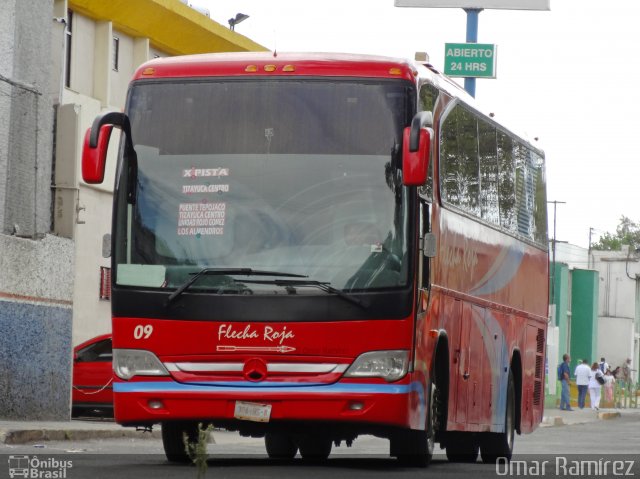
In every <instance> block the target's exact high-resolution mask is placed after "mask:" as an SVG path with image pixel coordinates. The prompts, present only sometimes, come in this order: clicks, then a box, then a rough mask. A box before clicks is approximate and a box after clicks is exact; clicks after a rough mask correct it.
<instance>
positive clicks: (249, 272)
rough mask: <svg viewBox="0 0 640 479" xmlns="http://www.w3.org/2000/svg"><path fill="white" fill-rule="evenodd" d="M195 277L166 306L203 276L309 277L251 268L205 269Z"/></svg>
mask: <svg viewBox="0 0 640 479" xmlns="http://www.w3.org/2000/svg"><path fill="white" fill-rule="evenodd" d="M190 274H192V275H193V276H192V277H191V278H189V279H188V280H187V281H185V282H184V283H183V284H182V285H180V286H179V287H178V289H176V290H175V291H174V292H173V293H171V294H170V295H169V297H168V298H167V303H166V305H167V306H168V305H169V304H171V303H172V302H173V301H175V299H176V298H178V297H179V296H180V295H181V294H182V293H184V292H185V291H186V290H187V289H189V287H190V286H191V285H192V284H193V283H195V282H196V281H197V280H198V279H199V278H201V277H202V276H226V275H238V276H286V277H290V278H306V277H307V276H305V275H302V274H293V273H281V272H280V271H263V270H259V269H251V268H203V269H201V270H200V271H198V272H197V273H190Z"/></svg>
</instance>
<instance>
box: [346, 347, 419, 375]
mask: <svg viewBox="0 0 640 479" xmlns="http://www.w3.org/2000/svg"><path fill="white" fill-rule="evenodd" d="M408 369H409V351H407V350H394V351H370V352H368V353H364V354H361V355H360V356H358V357H357V358H356V360H355V361H354V362H353V364H352V365H351V366H350V367H349V369H347V371H346V373H345V374H344V375H345V377H351V378H383V379H384V380H385V381H388V382H391V381H397V380H398V379H401V378H403V377H404V376H405V375H406V374H407V371H408Z"/></svg>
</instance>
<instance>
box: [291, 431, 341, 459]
mask: <svg viewBox="0 0 640 479" xmlns="http://www.w3.org/2000/svg"><path fill="white" fill-rule="evenodd" d="M296 442H297V445H298V448H299V449H300V455H301V456H302V459H303V460H305V461H308V462H322V461H325V460H327V458H328V457H329V454H331V447H332V446H333V443H332V441H331V439H329V438H326V437H322V436H312V435H304V436H299V437H298V439H297V441H296Z"/></svg>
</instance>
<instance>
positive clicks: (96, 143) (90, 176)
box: [82, 111, 137, 185]
mask: <svg viewBox="0 0 640 479" xmlns="http://www.w3.org/2000/svg"><path fill="white" fill-rule="evenodd" d="M114 126H116V127H118V128H121V129H122V132H123V133H124V134H125V135H126V142H125V147H126V152H127V153H129V152H131V151H133V143H132V142H131V125H130V123H129V117H127V115H126V114H124V113H121V112H118V111H109V112H106V113H102V114H101V115H98V116H97V117H96V119H95V120H93V124H92V125H91V128H89V129H88V130H87V133H86V134H85V136H84V145H83V148H82V179H83V180H84V181H85V182H87V183H89V184H94V185H95V184H99V183H102V181H103V180H104V169H105V166H106V164H107V150H108V149H109V139H110V138H111V132H112V131H113V127H114ZM133 155H135V151H134V152H133ZM132 161H133V162H134V163H136V160H135V159H134V160H132ZM136 168H137V163H136Z"/></svg>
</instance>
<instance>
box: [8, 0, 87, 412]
mask: <svg viewBox="0 0 640 479" xmlns="http://www.w3.org/2000/svg"><path fill="white" fill-rule="evenodd" d="M0 6H1V10H2V15H0V118H2V122H1V123H0V331H1V334H0V416H1V417H11V418H37V419H54V418H58V417H62V416H66V415H68V405H69V390H68V388H66V389H64V388H61V387H60V385H61V384H69V381H70V371H71V355H70V349H71V320H72V309H71V307H72V296H73V263H74V249H73V242H72V241H71V240H70V239H65V238H60V237H57V236H54V235H52V234H51V232H52V215H51V211H52V194H51V187H50V186H51V174H52V161H51V152H52V125H53V119H54V109H53V98H52V96H51V94H50V78H51V74H52V69H51V52H50V50H49V48H48V45H49V42H50V36H51V28H52V22H51V18H52V4H51V3H50V2H42V1H36V0H2V2H0Z"/></svg>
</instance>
